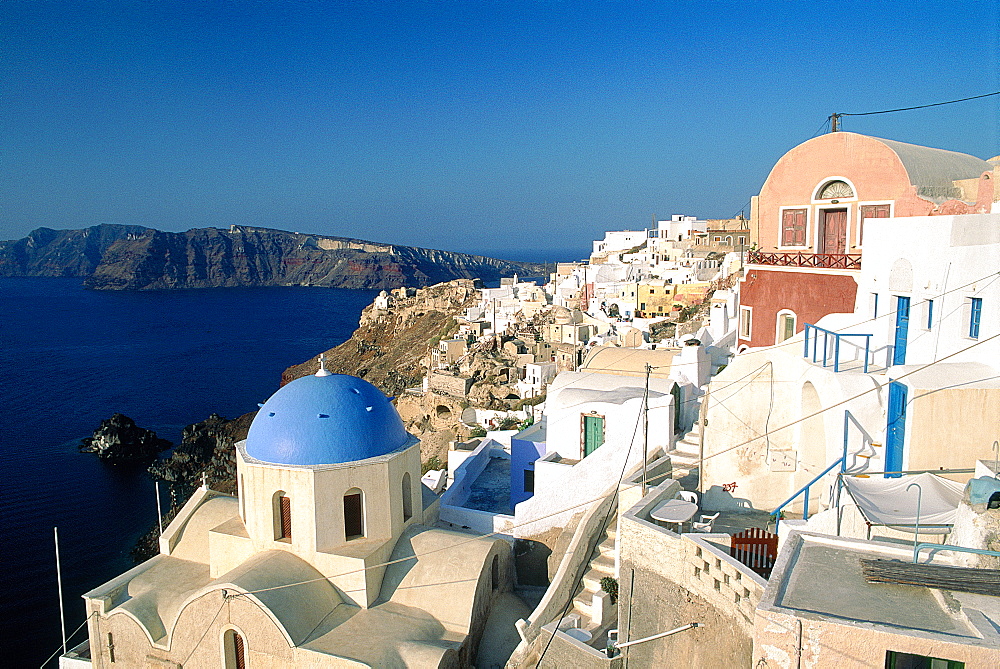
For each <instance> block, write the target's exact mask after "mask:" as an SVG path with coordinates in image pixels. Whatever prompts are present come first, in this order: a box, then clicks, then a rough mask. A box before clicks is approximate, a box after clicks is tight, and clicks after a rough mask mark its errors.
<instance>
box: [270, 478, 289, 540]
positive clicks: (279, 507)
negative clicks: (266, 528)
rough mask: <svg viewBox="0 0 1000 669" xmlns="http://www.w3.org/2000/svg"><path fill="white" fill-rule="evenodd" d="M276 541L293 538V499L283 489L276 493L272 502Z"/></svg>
mask: <svg viewBox="0 0 1000 669" xmlns="http://www.w3.org/2000/svg"><path fill="white" fill-rule="evenodd" d="M272 513H273V516H274V539H275V541H290V540H291V538H292V500H291V499H289V498H288V496H287V495H285V492H284V491H283V490H279V491H278V492H276V493H274V499H273V503H272Z"/></svg>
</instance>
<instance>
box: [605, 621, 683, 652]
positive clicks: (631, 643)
mask: <svg viewBox="0 0 1000 669" xmlns="http://www.w3.org/2000/svg"><path fill="white" fill-rule="evenodd" d="M695 627H702V624H701V623H688V624H687V625H681V626H680V627H678V628H676V629H672V630H670V631H668V632H660V633H659V634H654V635H653V636H647V637H644V638H642V639H636V640H635V641H627V642H625V643H620V644H618V646H617V648H628V647H629V646H634V645H636V644H638V643H645V642H646V641H653V640H654V639H662V638H663V637H665V636H670V635H671V634H677V633H678V632H686V631H687V630H690V629H694V628H695Z"/></svg>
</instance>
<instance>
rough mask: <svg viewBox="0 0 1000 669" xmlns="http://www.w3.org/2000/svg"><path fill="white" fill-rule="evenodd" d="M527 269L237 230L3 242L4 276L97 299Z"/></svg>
mask: <svg viewBox="0 0 1000 669" xmlns="http://www.w3.org/2000/svg"><path fill="white" fill-rule="evenodd" d="M533 270H537V268H536V267H535V266H534V265H531V264H526V263H515V262H508V261H505V260H496V259H494V258H486V257H484V256H474V255H468V254H465V253H453V252H450V251H435V250H432V249H420V248H414V247H409V246H396V245H394V244H379V243H375V242H366V241H363V240H357V239H347V238H343V237H327V236H320V235H310V234H302V233H298V232H286V231H283V230H272V229H268V228H251V227H242V226H233V228H232V229H231V230H220V229H217V228H198V229H195V230H188V231H187V232H162V231H160V230H153V229H150V228H141V227H137V226H120V225H100V226H95V227H93V228H87V229H86V230H49V229H47V228H39V229H38V230H35V231H34V232H32V233H31V234H30V235H28V236H27V237H25V238H24V239H19V240H16V241H9V242H0V276H82V277H86V279H85V285H86V286H87V287H88V288H94V289H99V290H163V289H169V288H217V287H231V286H287V285H293V286H324V287H330V288H396V287H399V286H404V285H405V286H428V285H431V284H435V283H439V282H441V281H448V280H451V279H457V278H467V279H471V278H479V279H483V280H485V281H496V280H498V279H499V278H500V277H502V276H511V275H513V274H515V273H521V274H522V275H523V274H525V273H526V272H528V273H530V272H532V271H533Z"/></svg>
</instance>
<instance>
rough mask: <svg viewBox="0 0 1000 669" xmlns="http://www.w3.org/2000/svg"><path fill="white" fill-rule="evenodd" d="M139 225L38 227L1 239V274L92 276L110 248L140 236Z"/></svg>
mask: <svg viewBox="0 0 1000 669" xmlns="http://www.w3.org/2000/svg"><path fill="white" fill-rule="evenodd" d="M146 232H150V229H149V228H143V227H141V226H138V225H95V226H93V227H90V228H85V229H83V230H52V229H50V228H38V229H37V230H33V231H32V232H31V233H30V234H29V235H28V236H27V237H24V238H23V239H15V240H12V241H7V242H0V277H3V276H81V277H85V276H90V275H91V274H92V273H93V272H94V270H95V269H97V266H98V265H100V264H101V259H102V258H103V257H104V253H105V251H107V249H108V247H110V246H111V245H112V244H114V243H115V242H117V241H119V240H123V239H128V238H130V237H139V236H141V235H143V234H145V233H146Z"/></svg>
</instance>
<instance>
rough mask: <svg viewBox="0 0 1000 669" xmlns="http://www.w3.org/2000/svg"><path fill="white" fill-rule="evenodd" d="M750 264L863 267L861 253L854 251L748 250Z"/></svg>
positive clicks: (838, 267) (855, 268)
mask: <svg viewBox="0 0 1000 669" xmlns="http://www.w3.org/2000/svg"><path fill="white" fill-rule="evenodd" d="M747 263H748V264H750V265H772V266H776V267H812V268H819V269H849V270H860V269H861V254H852V253H802V252H795V253H766V252H764V251H749V252H747Z"/></svg>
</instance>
